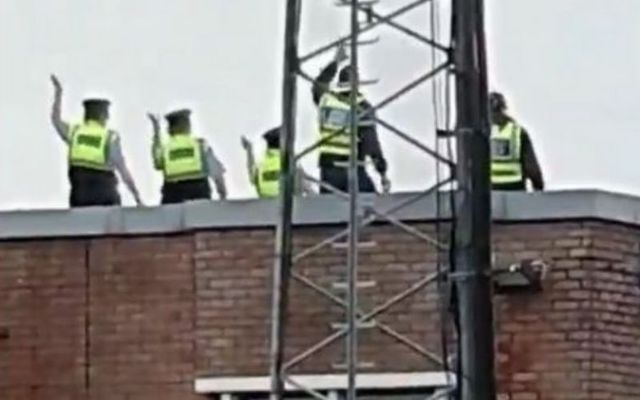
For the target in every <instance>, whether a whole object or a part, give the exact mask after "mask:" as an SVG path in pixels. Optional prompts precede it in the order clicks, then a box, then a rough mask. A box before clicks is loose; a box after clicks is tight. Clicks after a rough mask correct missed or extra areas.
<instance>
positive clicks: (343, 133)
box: [318, 92, 373, 156]
mask: <svg viewBox="0 0 640 400" xmlns="http://www.w3.org/2000/svg"><path fill="white" fill-rule="evenodd" d="M363 101H364V97H362V96H360V95H359V96H358V104H360V103H362V102H363ZM372 123H373V121H372V120H371V117H370V116H368V117H367V118H363V119H362V120H360V121H359V123H358V126H366V125H371V124H372ZM318 125H319V128H320V139H321V140H324V142H323V143H322V144H321V145H320V146H319V150H320V153H328V154H336V155H343V156H348V155H349V153H350V151H349V147H350V143H351V134H350V130H351V106H350V104H349V102H348V101H347V102H345V101H343V100H341V99H340V98H339V97H338V96H337V95H336V94H335V93H331V92H327V93H325V94H324V95H322V97H321V98H320V102H319V103H318ZM356 140H357V139H356Z"/></svg>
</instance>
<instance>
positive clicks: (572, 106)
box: [0, 0, 640, 209]
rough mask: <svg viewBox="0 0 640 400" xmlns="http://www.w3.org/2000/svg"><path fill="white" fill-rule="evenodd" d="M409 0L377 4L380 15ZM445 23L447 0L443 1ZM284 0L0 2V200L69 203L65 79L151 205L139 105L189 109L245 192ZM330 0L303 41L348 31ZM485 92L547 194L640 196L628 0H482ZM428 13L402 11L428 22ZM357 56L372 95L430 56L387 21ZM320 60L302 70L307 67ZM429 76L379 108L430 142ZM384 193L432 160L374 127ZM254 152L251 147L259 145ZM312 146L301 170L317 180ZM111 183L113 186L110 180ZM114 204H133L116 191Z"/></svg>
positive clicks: (309, 14)
mask: <svg viewBox="0 0 640 400" xmlns="http://www.w3.org/2000/svg"><path fill="white" fill-rule="evenodd" d="M407 1H408V0H383V1H382V2H380V6H379V7H378V9H379V11H380V12H382V13H384V12H385V11H386V10H391V9H393V8H395V7H396V6H398V5H401V4H404V3H406V2H407ZM441 2H442V3H443V4H442V7H443V13H442V15H443V18H446V17H445V13H446V9H445V8H446V3H447V1H445V0H441ZM284 3H285V2H284V1H283V0H279V1H276V0H233V1H231V0H189V1H184V0H181V1H179V0H161V1H158V0H0V48H1V49H2V61H1V62H0V89H1V90H0V130H1V131H2V137H3V140H2V145H1V146H0V209H15V208H22V209H24V208H52V207H55V208H58V207H65V206H66V204H67V196H68V195H67V193H68V184H67V179H66V162H65V157H66V150H65V148H64V147H63V145H62V143H61V142H60V141H59V139H58V138H57V137H56V136H55V134H54V132H53V130H52V128H51V127H50V124H49V107H50V101H51V95H52V90H51V87H50V83H49V80H48V79H49V78H48V77H49V74H50V73H51V72H56V73H57V74H58V75H59V77H60V78H61V80H62V81H63V83H64V86H65V103H64V114H65V117H66V118H67V119H69V120H77V119H78V118H80V117H81V107H80V102H81V100H82V99H83V98H84V97H85V96H89V95H106V96H108V97H109V98H110V99H112V101H113V103H114V108H113V111H112V114H113V121H112V125H113V127H114V128H115V129H117V130H118V131H120V132H121V135H122V139H123V146H124V151H125V155H126V156H127V159H128V162H129V165H130V166H131V168H132V170H133V174H134V177H135V178H136V180H137V182H138V184H139V187H140V189H141V192H142V195H143V197H144V200H145V201H146V203H147V204H155V203H157V202H158V199H159V188H160V185H161V178H160V176H159V175H158V174H157V173H156V172H154V171H153V169H152V164H151V160H150V156H149V145H150V139H151V133H150V129H149V126H148V122H147V120H146V117H145V113H146V112H147V111H148V110H151V111H155V112H166V111H168V110H170V109H172V108H174V107H182V106H189V107H192V108H193V110H194V117H195V127H196V133H197V134H199V135H202V136H204V137H206V138H207V139H208V140H209V141H210V142H211V144H212V146H213V147H214V149H215V151H216V153H217V154H218V155H219V157H220V158H221V160H222V161H223V163H224V164H225V165H226V167H227V169H228V174H227V182H228V187H229V193H230V197H231V198H246V197H252V196H254V191H253V189H252V187H251V186H250V184H249V182H248V180H247V176H246V171H245V169H244V154H243V152H242V150H241V147H240V145H239V143H240V142H239V138H240V135H242V134H246V135H248V136H250V137H251V138H252V139H254V140H255V142H256V146H258V145H259V144H261V143H260V134H261V133H262V132H263V131H265V130H266V129H268V128H270V127H272V126H275V125H276V124H277V123H279V120H280V99H281V96H280V93H281V78H282V74H281V69H282V68H281V65H282V36H283V30H284V18H283V16H284ZM333 4H334V1H333V0H307V1H305V2H303V8H304V12H303V18H304V20H303V24H302V26H303V32H302V43H301V45H302V49H301V52H302V53H305V52H306V51H308V50H311V49H313V48H315V47H316V46H318V45H321V44H323V43H324V42H325V41H328V40H332V39H334V38H336V37H337V35H338V34H340V33H344V32H346V29H347V27H348V25H347V22H348V15H347V13H346V9H338V8H336V7H334V5H333ZM487 7H488V21H487V29H488V51H489V56H490V79H491V86H492V87H493V88H497V89H500V90H502V91H503V92H504V93H505V94H506V95H507V96H508V100H509V103H510V105H511V109H512V112H513V114H514V116H515V117H516V118H518V119H519V120H520V121H521V123H522V124H524V125H525V126H526V127H527V128H528V130H529V131H530V132H531V134H532V139H533V141H534V145H535V147H536V149H537V152H538V154H539V157H540V160H541V162H542V163H543V170H544V172H545V175H546V179H547V182H548V188H549V189H554V190H556V189H563V188H576V187H590V188H593V187H597V188H603V189H609V190H616V191H624V192H631V193H635V194H640V167H638V166H637V165H636V164H635V163H633V162H631V161H632V160H633V159H634V157H637V148H638V146H640V101H639V99H640V40H639V38H640V27H638V21H640V1H637V0H608V1H606V2H605V1H601V0H538V1H513V0H490V1H487ZM427 11H428V10H427V8H425V7H422V8H419V9H418V10H416V11H414V12H413V13H412V14H411V15H410V16H408V17H406V18H403V19H402V21H405V22H407V23H409V24H411V25H412V26H414V27H416V28H421V29H423V30H424V29H426V27H427V25H426V23H427V21H428V12H427ZM378 32H379V33H378V35H379V36H380V40H381V41H380V43H379V44H377V45H375V46H372V47H370V48H367V49H366V50H364V51H363V52H362V55H361V58H362V61H363V67H362V70H363V75H365V77H370V78H379V79H380V84H379V85H376V86H375V87H371V88H367V91H366V93H367V94H368V96H369V97H370V98H371V100H372V101H373V102H376V101H377V100H380V99H382V98H383V97H384V96H385V95H387V94H389V93H391V92H393V91H394V89H395V88H397V87H398V85H401V84H402V83H405V82H408V81H409V80H411V79H412V78H414V77H417V76H419V75H420V74H421V73H424V72H425V70H426V68H428V67H429V65H430V59H429V50H428V49H426V48H423V47H421V46H420V45H418V44H415V43H414V42H413V41H412V39H408V38H406V37H405V36H403V35H402V34H400V33H396V32H395V31H392V30H389V29H383V30H380V31H378ZM330 58H331V54H326V55H325V56H324V57H321V58H319V59H317V60H314V61H313V62H310V63H309V64H306V65H305V69H306V70H307V71H308V72H309V73H311V74H316V73H317V72H318V71H319V69H320V68H321V67H322V66H323V65H324V64H325V63H326V62H327V61H329V60H330ZM299 86H300V92H299V117H298V127H299V140H298V143H297V145H298V147H299V148H302V147H304V146H305V145H307V144H310V143H312V142H313V140H314V138H315V134H316V132H315V127H314V118H315V111H314V109H313V106H312V102H311V98H310V94H309V88H308V85H307V84H306V83H305V82H304V81H300V84H299ZM430 96H431V92H430V89H429V86H428V85H427V86H425V87H424V88H422V89H421V90H419V91H416V92H415V93H414V94H413V95H412V96H409V97H406V98H403V99H402V100H401V101H398V102H397V103H394V104H393V105H392V106H390V107H389V108H388V109H385V110H384V111H383V112H382V113H381V115H382V116H383V117H385V118H387V119H389V120H391V121H393V122H394V123H395V124H396V125H398V126H399V127H402V128H403V129H406V130H407V131H409V132H412V133H414V134H415V135H416V136H417V137H419V138H420V140H422V141H424V142H425V143H433V141H434V138H433V130H432V127H433V115H432V112H431V97H430ZM381 140H382V142H383V145H384V147H385V149H386V153H387V155H388V159H389V162H390V177H391V179H392V182H393V185H394V189H396V190H414V189H421V188H424V187H426V186H427V185H429V184H430V183H432V182H433V180H434V176H433V162H432V161H431V160H430V159H428V158H425V157H424V156H422V155H421V154H420V153H419V152H418V151H416V150H414V149H413V148H412V147H410V146H409V145H407V144H405V143H403V142H402V141H400V140H398V139H396V138H394V137H392V136H390V134H388V133H386V132H381ZM260 149H261V147H257V150H259V151H260ZM316 157H317V155H316V154H314V155H312V156H310V157H309V158H308V159H306V160H305V162H304V166H305V168H306V169H307V170H309V171H310V172H312V173H314V174H317V171H316V169H315V165H316ZM121 192H123V193H124V192H125V190H124V187H122V185H121ZM125 202H126V203H127V204H131V198H130V197H129V196H128V194H126V195H125Z"/></svg>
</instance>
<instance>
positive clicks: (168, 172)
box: [162, 134, 206, 182]
mask: <svg viewBox="0 0 640 400" xmlns="http://www.w3.org/2000/svg"><path fill="white" fill-rule="evenodd" d="M162 150H163V151H162V158H163V163H162V164H163V172H164V179H165V181H167V182H180V181H187V180H193V179H202V178H204V177H206V171H205V165H204V160H203V154H202V146H201V144H200V141H198V139H197V138H195V137H193V136H191V135H190V134H174V135H171V136H170V137H169V140H168V141H167V143H166V144H165V145H164V146H163V149H162Z"/></svg>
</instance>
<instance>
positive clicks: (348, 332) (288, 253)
mask: <svg viewBox="0 0 640 400" xmlns="http://www.w3.org/2000/svg"><path fill="white" fill-rule="evenodd" d="M301 1H302V0H287V5H286V28H285V53H284V84H283V102H282V107H283V110H282V119H283V123H282V128H283V138H284V139H283V140H282V143H281V151H282V165H281V167H282V171H283V173H282V176H281V178H280V185H281V186H280V188H281V191H280V203H279V204H280V220H279V223H278V227H277V232H276V234H277V237H276V250H275V263H274V275H273V298H272V300H273V301H272V326H271V353H270V356H271V371H270V372H271V383H272V387H271V399H272V400H281V399H282V398H283V397H284V394H283V389H284V382H287V383H288V384H289V385H290V386H291V387H296V388H298V389H300V390H303V391H305V392H306V393H308V394H309V395H311V396H312V397H314V398H317V399H320V400H326V399H328V396H327V395H325V394H323V393H322V392H321V391H317V390H311V389H309V388H305V386H304V385H301V384H300V383H299V382H296V381H295V380H294V379H293V378H292V377H291V376H290V375H289V374H288V371H290V370H291V369H292V368H294V367H296V366H298V365H300V363H302V362H303V361H305V360H307V359H308V358H310V357H312V356H313V355H315V354H317V353H318V352H319V351H321V350H322V349H325V348H326V347H327V346H329V345H330V344H332V343H334V342H336V341H338V340H341V339H343V338H344V339H345V356H346V360H344V361H346V363H342V362H340V363H337V364H338V365H336V366H335V368H340V369H341V370H342V371H343V373H346V374H347V387H346V388H345V392H346V398H347V399H349V400H355V399H356V398H357V386H356V383H357V382H356V376H357V373H358V372H359V367H361V366H362V364H360V363H359V362H358V329H360V327H361V326H364V325H365V324H370V325H372V327H374V328H376V329H378V330H379V331H380V332H382V333H383V334H385V335H387V336H389V337H391V338H393V339H394V340H396V341H397V342H398V343H400V344H402V345H404V346H405V347H406V348H407V349H409V350H411V351H413V352H414V353H415V354H418V355H420V356H422V357H423V359H424V360H425V364H427V363H428V364H431V365H438V366H441V365H442V364H443V358H442V357H439V356H438V354H436V352H434V351H432V350H429V349H427V348H426V347H423V344H421V343H417V342H416V341H414V340H412V339H411V338H409V337H407V336H406V335H404V334H402V333H400V332H398V331H397V330H395V329H394V328H393V327H392V326H390V325H387V324H385V323H383V322H382V321H380V320H379V319H378V317H379V316H380V315H381V314H383V313H385V312H388V310H389V309H390V308H391V307H392V306H393V305H395V304H397V303H399V302H400V301H403V300H405V299H407V298H408V297H411V296H415V295H416V294H417V293H419V292H420V291H422V290H424V289H425V288H426V287H427V286H430V285H433V284H434V283H435V282H436V281H438V278H439V277H440V276H441V274H439V273H437V272H436V273H433V274H426V275H425V276H423V277H421V278H420V279H417V280H416V281H415V282H409V283H408V284H407V288H406V289H404V290H400V291H398V293H396V294H394V295H392V296H390V297H389V298H383V299H377V300H379V301H377V303H378V304H377V305H374V306H373V307H372V308H371V309H369V310H367V309H362V308H361V307H360V306H359V304H358V291H359V290H358V288H359V282H358V253H359V248H360V245H361V243H360V241H359V233H360V230H361V229H363V228H365V227H366V226H368V225H370V224H372V223H374V222H379V221H383V222H387V223H389V224H391V225H393V226H395V227H397V228H398V229H400V230H402V231H403V232H406V233H408V234H410V235H412V236H413V237H415V238H416V239H418V240H421V241H422V242H424V244H425V246H432V247H433V248H434V249H439V250H441V249H445V248H447V245H446V244H443V243H440V242H439V241H438V238H433V237H431V236H430V235H428V234H426V233H424V232H422V231H420V230H419V229H417V228H415V227H412V226H410V225H407V224H406V223H404V222H402V221H400V220H399V219H397V218H396V217H394V216H393V214H394V213H396V212H398V211H400V210H402V209H404V208H406V207H409V206H410V205H412V204H414V203H415V202H416V201H419V200H420V199H422V198H424V197H425V196H427V195H429V194H433V193H434V192H437V190H439V189H440V188H441V187H443V186H445V185H446V184H448V183H450V182H451V180H452V178H451V177H449V178H447V179H445V180H443V181H440V182H437V183H436V184H435V185H433V186H431V187H429V188H428V189H426V191H425V192H424V193H420V194H417V195H416V196H413V197H410V198H404V199H403V200H402V201H400V202H398V203H396V204H392V205H391V206H390V207H389V208H387V209H384V210H383V209H380V208H379V207H376V206H375V205H374V204H372V205H363V204H361V199H360V196H359V195H358V193H359V187H358V169H359V168H361V167H362V166H361V165H360V162H359V161H358V158H359V157H358V138H357V132H358V126H359V125H360V124H359V121H360V120H361V119H362V118H368V119H371V120H372V121H374V122H375V123H376V124H377V125H378V126H380V127H382V128H385V129H386V130H387V131H388V133H389V134H391V135H396V136H398V137H399V138H401V139H403V140H404V141H406V142H407V143H409V144H410V145H412V146H414V147H415V148H416V149H418V150H420V151H423V152H425V153H427V154H428V155H430V156H432V157H435V158H436V159H438V160H439V161H440V162H444V163H445V164H446V165H448V166H450V167H455V163H454V162H453V161H452V160H451V159H449V158H447V157H444V156H442V155H441V154H439V153H438V152H437V151H436V150H433V149H431V148H429V146H427V145H426V144H424V140H420V139H418V138H416V137H412V136H411V135H409V134H408V133H405V132H403V131H402V130H400V129H398V128H396V127H395V126H394V125H392V124H391V123H389V122H387V121H385V120H383V119H381V118H380V117H378V116H376V115H375V114H374V113H375V112H376V111H378V110H380V109H382V108H383V107H386V106H387V105H389V104H391V103H392V102H394V101H396V100H397V99H398V98H400V97H402V96H404V95H406V94H407V93H409V92H411V91H413V90H414V89H415V88H417V87H419V86H420V85H422V84H424V83H425V82H427V81H429V80H430V79H433V78H434V77H435V76H436V75H438V74H443V73H445V72H446V71H447V69H448V68H450V66H451V65H452V63H451V61H452V60H451V48H450V47H448V46H445V45H444V44H441V43H438V42H437V41H436V40H435V38H427V37H425V36H424V35H422V34H420V33H418V32H416V31H414V30H412V29H410V28H408V27H406V26H404V25H402V24H400V23H398V22H395V21H393V20H394V19H398V18H399V17H400V16H401V15H403V14H405V13H407V12H408V11H411V10H413V9H415V8H417V7H418V6H421V5H424V4H427V3H428V2H429V1H435V0H407V4H405V5H402V6H399V7H397V8H396V9H395V10H393V11H391V12H389V13H388V14H385V15H383V14H380V13H378V12H376V11H374V10H373V8H372V7H373V5H374V4H375V3H376V1H375V0H338V3H337V4H338V5H339V6H347V7H349V11H350V14H349V22H350V33H349V34H348V35H343V36H341V37H340V38H339V39H338V40H336V41H333V42H331V43H329V44H327V45H324V46H321V47H319V48H318V49H317V50H314V51H312V52H310V53H309V54H307V55H304V56H299V55H298V47H297V44H298V33H299V25H300V9H301ZM359 13H364V14H365V15H367V20H368V22H366V23H364V24H363V25H361V22H360V21H358V15H359ZM379 25H387V26H389V27H391V28H394V29H395V30H396V31H398V32H400V33H402V34H405V35H407V36H408V37H410V38H411V39H413V40H417V41H418V42H420V43H422V44H424V45H427V46H431V47H433V48H435V49H436V50H437V51H441V52H442V53H443V54H444V55H445V56H446V58H447V59H446V61H445V62H443V63H442V64H440V65H437V66H434V68H433V69H432V70H431V71H428V72H426V73H425V74H424V75H422V76H420V77H418V78H414V79H413V80H410V81H409V83H407V84H406V85H405V86H403V87H401V88H400V89H399V90H398V91H396V92H394V93H392V94H390V95H389V96H387V97H386V98H385V99H383V100H382V101H380V102H378V103H377V104H376V105H374V106H373V107H372V108H371V110H368V111H362V110H360V109H359V104H358V101H359V86H361V85H363V84H364V83H366V82H365V81H362V80H361V79H360V77H359V65H358V63H359V55H358V46H359V45H362V44H370V43H372V41H371V40H364V39H362V38H360V35H362V34H363V33H364V32H367V31H369V30H372V29H373V28H375V27H376V26H379ZM347 42H349V47H350V50H351V51H350V53H351V54H350V69H351V76H350V95H349V99H348V102H349V104H350V110H351V113H350V119H349V121H348V124H347V127H345V128H344V130H343V131H340V132H336V133H335V134H332V135H331V137H329V138H325V139H323V140H320V141H318V142H316V143H315V144H313V145H312V146H310V147H307V148H306V149H304V150H303V151H301V152H300V153H298V154H296V153H295V151H294V139H295V113H296V98H295V97H296V95H295V93H296V81H297V77H298V76H300V77H302V78H304V79H306V80H308V81H311V82H312V83H313V79H312V78H310V75H309V74H307V73H306V72H304V71H303V70H302V64H303V63H304V62H306V61H308V60H310V59H312V58H314V57H316V56H318V55H321V54H323V53H325V52H326V51H329V50H331V49H332V48H335V47H336V46H339V45H343V44H345V43H347ZM340 134H349V135H350V136H351V139H352V140H351V142H350V153H349V162H348V165H347V168H348V191H347V192H343V191H340V190H338V189H336V188H333V187H331V186H330V185H328V183H327V182H320V184H321V186H322V187H324V188H325V189H329V191H330V192H333V193H334V194H337V197H336V198H337V199H342V200H344V201H346V202H347V203H348V215H347V216H346V221H345V222H347V225H348V226H347V227H346V228H345V229H344V230H342V231H341V232H339V233H337V234H335V235H332V236H330V237H328V238H326V239H324V240H322V241H320V242H319V243H317V244H315V245H312V246H310V247H308V248H306V249H303V250H301V251H300V252H298V253H297V254H295V255H294V254H292V239H293V234H292V233H293V229H292V228H293V226H292V225H293V221H292V215H293V214H292V211H293V204H294V203H293V193H294V192H293V185H294V173H295V172H294V171H295V163H296V162H297V161H298V160H299V159H300V158H302V157H303V156H305V155H307V154H310V153H311V152H313V151H314V150H315V149H318V148H319V147H320V146H321V145H322V144H323V143H324V142H326V141H327V140H330V139H331V138H332V137H334V136H336V135H340ZM311 180H312V181H313V179H311ZM365 209H366V210H367V211H368V214H367V215H364V211H365ZM345 238H346V239H347V242H346V243H345V241H344V239H345ZM329 245H333V246H334V248H340V249H342V251H344V250H346V266H345V272H346V278H347V279H346V282H334V284H335V285H334V286H333V288H334V289H335V290H338V289H337V288H338V287H342V289H340V290H344V289H346V293H345V294H346V298H342V297H340V296H339V295H337V294H335V293H333V292H332V290H331V289H329V288H326V287H324V286H322V285H319V284H318V283H316V282H314V281H313V280H311V279H309V278H308V277H306V276H304V274H302V273H301V272H299V271H295V270H293V267H294V264H296V263H298V262H300V261H302V260H303V259H305V258H306V257H307V256H309V255H311V254H314V253H316V252H317V251H319V250H320V249H322V248H324V247H326V246H329ZM291 279H294V280H296V281H297V282H298V283H300V284H302V285H303V286H305V287H307V288H309V289H311V290H313V291H315V292H316V293H318V294H320V295H322V296H324V297H325V298H326V299H327V300H328V301H329V302H331V303H333V304H336V305H338V306H340V307H341V308H342V309H344V310H345V312H346V321H344V323H336V324H332V327H333V326H335V328H332V329H335V331H334V332H333V333H331V334H330V335H328V336H326V337H324V338H323V339H321V340H319V341H318V342H316V343H314V344H312V345H310V346H309V347H308V348H306V349H304V350H302V351H300V352H299V353H298V354H295V355H293V356H292V357H291V358H289V359H288V360H285V359H284V348H285V345H286V342H287V340H286V338H287V332H286V329H285V328H286V324H287V319H286V312H287V307H288V295H289V293H288V288H289V281H290V280H291ZM360 283H362V284H365V283H366V282H360ZM365 286H366V285H365ZM343 293H344V292H343ZM339 365H341V366H339ZM345 367H346V368H345ZM445 372H447V377H450V376H451V375H449V374H448V371H445ZM450 383H451V384H449V385H446V386H445V387H443V388H442V389H444V390H445V391H444V392H438V393H440V394H438V396H440V395H441V394H442V393H448V392H447V391H448V390H449V389H451V385H453V384H455V383H454V382H453V380H452V381H451V382H450Z"/></svg>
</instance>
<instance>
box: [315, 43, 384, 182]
mask: <svg viewBox="0 0 640 400" xmlns="http://www.w3.org/2000/svg"><path fill="white" fill-rule="evenodd" d="M347 58H348V57H347V54H346V51H345V48H344V45H340V46H338V49H337V51H336V54H335V57H334V59H333V61H332V62H330V63H329V64H328V65H327V66H326V67H325V68H324V69H323V70H322V71H321V72H320V74H319V75H318V76H317V77H316V79H315V81H314V85H313V88H312V98H313V102H314V104H316V105H317V106H318V129H319V131H320V139H321V140H324V143H323V144H322V145H321V146H320V147H319V152H320V157H319V160H318V163H319V167H320V179H321V181H322V182H324V183H327V184H329V185H331V186H333V187H334V188H336V189H339V190H341V191H343V192H348V191H349V185H348V169H347V165H348V161H349V154H350V151H349V144H350V138H351V135H350V133H349V130H350V120H351V119H350V115H351V103H350V93H351V82H350V81H351V72H352V71H351V68H350V66H345V67H343V68H342V69H341V70H340V72H338V67H339V64H340V63H341V62H342V61H344V60H346V59H347ZM336 75H338V83H337V85H336V87H335V88H331V86H332V85H331V82H332V81H333V80H334V78H335V76H336ZM357 95H358V110H359V112H360V113H364V112H365V111H369V112H368V114H367V115H366V116H364V117H363V118H360V120H359V122H358V132H357V133H356V138H357V141H358V161H359V164H360V166H359V167H358V171H357V174H358V187H359V189H360V192H368V193H375V192H376V187H375V185H374V183H373V181H372V180H371V177H370V176H369V174H368V173H367V170H366V168H365V166H364V163H365V161H366V160H367V159H370V160H371V161H373V165H374V167H375V169H376V171H377V172H378V174H379V175H380V187H381V189H382V191H383V192H385V193H387V192H389V190H390V188H391V182H390V181H389V179H388V177H387V160H386V159H385V157H384V154H383V152H382V147H381V145H380V141H379V140H378V132H377V129H376V116H375V112H374V110H372V109H371V108H372V106H371V104H370V103H369V102H368V101H367V100H366V99H365V98H364V96H362V94H361V93H358V94H357ZM320 192H321V193H330V192H331V190H329V189H328V188H326V187H321V188H320Z"/></svg>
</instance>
